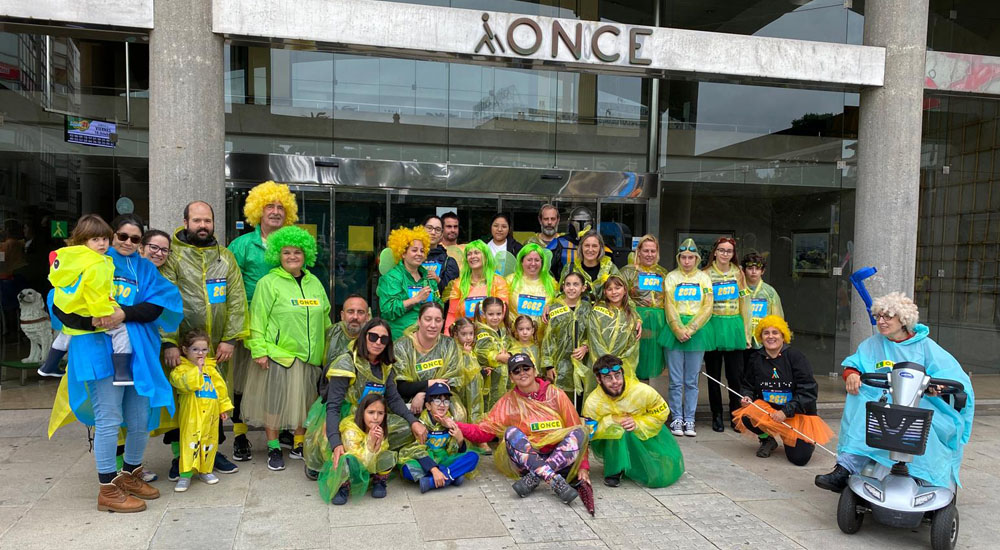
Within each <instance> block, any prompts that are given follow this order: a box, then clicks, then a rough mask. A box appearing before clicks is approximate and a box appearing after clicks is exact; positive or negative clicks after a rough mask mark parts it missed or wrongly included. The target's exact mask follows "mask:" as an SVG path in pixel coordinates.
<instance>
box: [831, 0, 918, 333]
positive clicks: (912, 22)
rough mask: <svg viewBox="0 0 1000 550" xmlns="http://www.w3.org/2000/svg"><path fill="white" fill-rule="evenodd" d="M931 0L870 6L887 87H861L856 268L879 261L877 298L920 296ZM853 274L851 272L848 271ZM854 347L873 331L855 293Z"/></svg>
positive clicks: (870, 40)
mask: <svg viewBox="0 0 1000 550" xmlns="http://www.w3.org/2000/svg"><path fill="white" fill-rule="evenodd" d="M927 11H928V0H876V1H874V2H867V3H866V4H865V33H864V43H865V45H866V46H881V47H883V48H885V50H886V59H885V84H884V85H883V86H882V87H881V88H872V89H867V90H863V91H862V92H861V102H860V123H859V128H858V188H857V195H856V198H855V208H856V210H857V219H856V222H855V230H854V241H855V245H854V250H855V258H854V262H853V265H854V268H855V269H857V268H859V267H862V266H875V267H876V268H878V274H876V275H875V276H874V277H872V278H871V279H869V280H868V283H867V286H868V290H869V292H871V294H872V296H873V297H876V296H880V295H883V294H886V293H889V292H893V291H902V292H905V293H906V294H907V295H909V296H912V295H913V282H914V273H915V270H916V258H917V213H918V210H917V206H918V200H919V194H920V138H921V117H922V105H923V93H924V84H923V83H924V55H925V52H926V50H927ZM845 275H847V274H845ZM852 296H853V298H852V300H851V303H852V306H851V320H852V323H851V348H852V349H854V348H856V346H857V345H858V344H859V343H860V342H861V340H863V339H865V338H867V337H868V336H871V325H870V324H869V322H868V320H867V319H866V317H865V313H864V304H863V303H862V302H861V300H860V299H858V298H857V295H856V294H852Z"/></svg>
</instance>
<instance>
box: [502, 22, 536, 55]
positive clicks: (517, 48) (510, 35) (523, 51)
mask: <svg viewBox="0 0 1000 550" xmlns="http://www.w3.org/2000/svg"><path fill="white" fill-rule="evenodd" d="M521 26H528V27H530V28H531V31H532V32H533V33H534V35H535V42H534V43H533V44H532V45H531V46H528V47H527V48H525V47H522V46H521V45H519V44H518V43H517V42H516V41H515V40H514V32H515V31H516V30H517V28H518V27H521ZM507 44H508V45H509V46H510V49H512V50H514V53H516V54H517V55H531V54H533V53H535V52H537V51H538V49H539V48H541V47H542V28H541V27H540V26H538V23H536V22H535V21H534V20H532V19H529V18H527V17H518V18H517V19H515V20H514V21H512V22H511V24H510V26H508V27H507Z"/></svg>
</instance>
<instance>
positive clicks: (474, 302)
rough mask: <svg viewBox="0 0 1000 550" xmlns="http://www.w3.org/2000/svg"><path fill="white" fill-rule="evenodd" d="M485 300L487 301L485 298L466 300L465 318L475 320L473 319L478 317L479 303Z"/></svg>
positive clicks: (478, 297)
mask: <svg viewBox="0 0 1000 550" xmlns="http://www.w3.org/2000/svg"><path fill="white" fill-rule="evenodd" d="M485 299H486V297H485V296H475V297H469V298H466V299H465V316H466V317H468V318H470V319H471V318H473V317H475V316H476V308H477V307H478V306H479V303H480V302H482V301H483V300H485Z"/></svg>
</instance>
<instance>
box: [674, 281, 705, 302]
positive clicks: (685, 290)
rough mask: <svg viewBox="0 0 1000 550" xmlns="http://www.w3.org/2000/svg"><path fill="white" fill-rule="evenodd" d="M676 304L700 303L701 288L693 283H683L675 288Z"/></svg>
mask: <svg viewBox="0 0 1000 550" xmlns="http://www.w3.org/2000/svg"><path fill="white" fill-rule="evenodd" d="M674 301H675V302H700V301H701V286H699V285H696V284H693V283H681V284H679V285H677V286H676V287H674Z"/></svg>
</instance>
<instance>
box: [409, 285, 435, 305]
mask: <svg viewBox="0 0 1000 550" xmlns="http://www.w3.org/2000/svg"><path fill="white" fill-rule="evenodd" d="M422 288H424V287H422V286H408V287H406V297H407V298H413V297H414V296H416V295H417V293H418V292H420V289H422ZM433 296H434V293H433V292H431V293H430V294H428V295H427V298H425V299H424V301H425V302H430V301H431V300H432V299H433Z"/></svg>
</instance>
